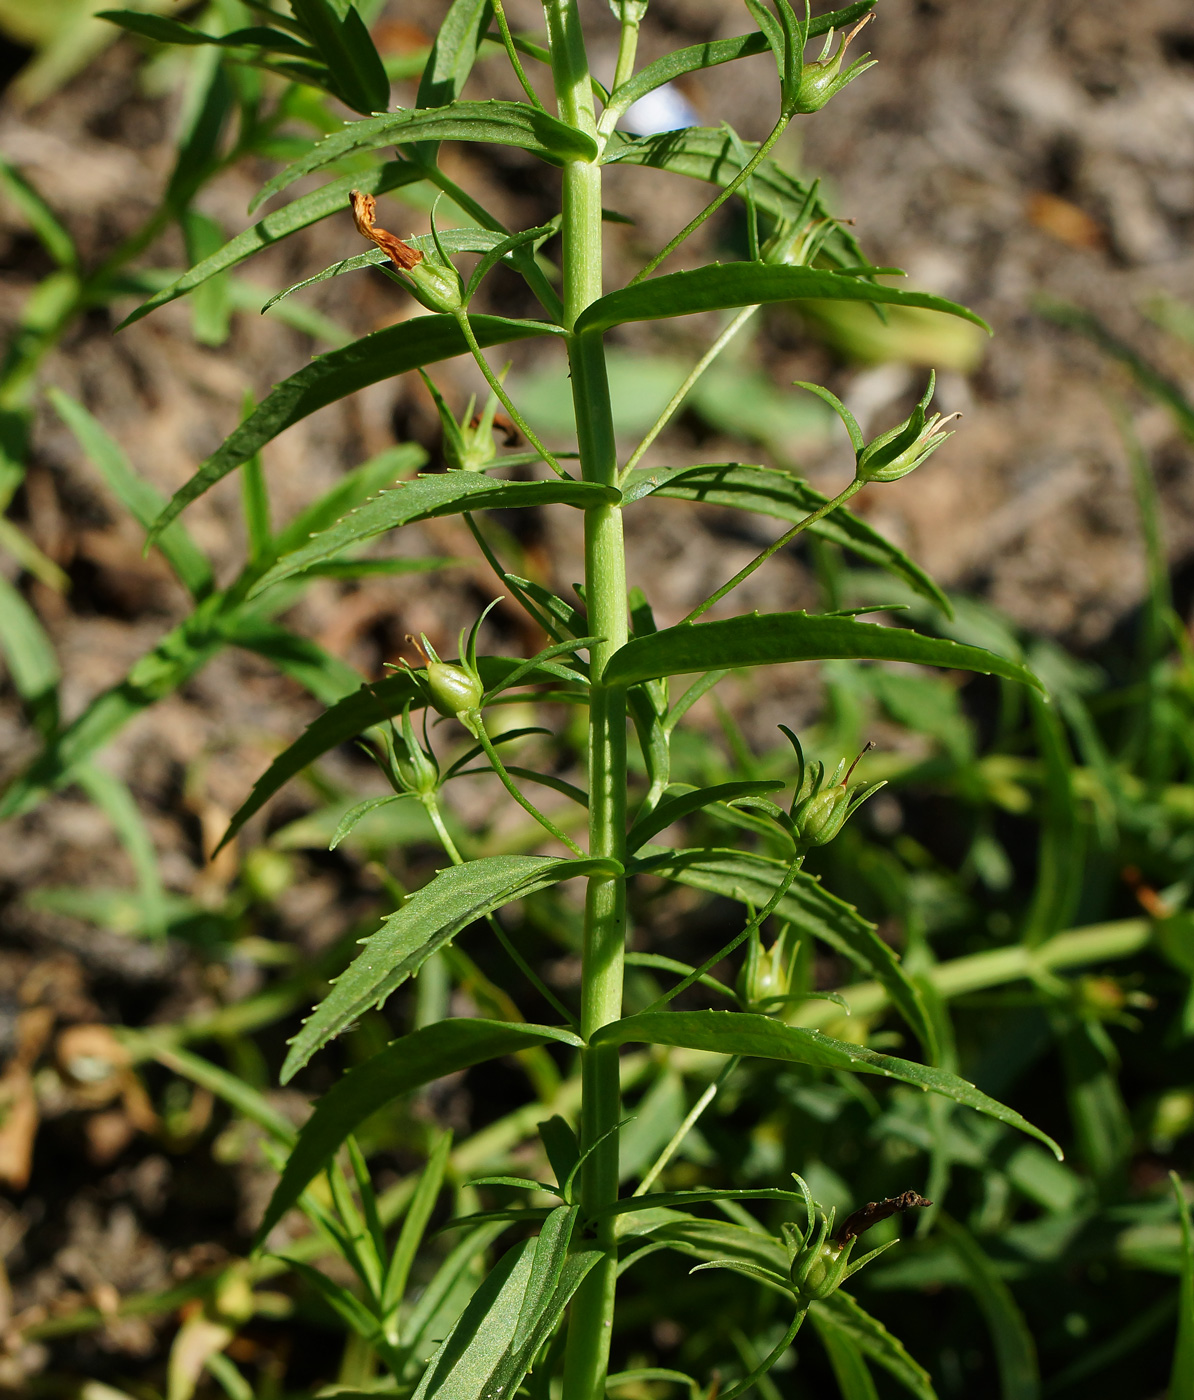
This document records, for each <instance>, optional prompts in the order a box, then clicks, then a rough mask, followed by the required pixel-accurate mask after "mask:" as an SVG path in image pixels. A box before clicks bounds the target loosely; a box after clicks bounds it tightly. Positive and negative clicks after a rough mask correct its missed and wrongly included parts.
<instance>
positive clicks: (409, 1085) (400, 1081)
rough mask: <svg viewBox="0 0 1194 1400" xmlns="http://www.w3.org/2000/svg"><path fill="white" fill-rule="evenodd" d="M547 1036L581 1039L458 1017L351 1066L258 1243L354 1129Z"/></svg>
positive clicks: (278, 1193) (300, 1148) (313, 1123)
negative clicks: (419, 1092)
mask: <svg viewBox="0 0 1194 1400" xmlns="http://www.w3.org/2000/svg"><path fill="white" fill-rule="evenodd" d="M545 1040H556V1041H559V1042H561V1043H562V1044H564V1045H574V1046H578V1045H580V1043H581V1042H580V1040H579V1039H578V1038H577V1037H576V1036H574V1035H573V1034H572V1032H571V1031H565V1030H559V1029H557V1028H556V1027H554V1026H528V1025H523V1024H521V1023H518V1024H516V1023H514V1022H509V1021H482V1020H475V1019H472V1018H453V1019H451V1020H447V1021H436V1022H435V1023H434V1024H433V1025H430V1026H424V1027H423V1029H422V1030H418V1031H414V1032H413V1033H412V1034H411V1035H408V1036H404V1037H403V1038H402V1039H401V1040H396V1041H394V1043H393V1044H392V1045H389V1046H387V1047H386V1049H384V1050H382V1051H380V1052H379V1053H378V1054H376V1055H374V1056H373V1057H372V1058H371V1059H368V1060H366V1061H365V1063H364V1064H361V1065H357V1066H356V1067H355V1068H354V1069H351V1070H349V1072H348V1073H347V1074H346V1075H344V1076H343V1077H342V1078H340V1079H338V1080H337V1081H336V1083H335V1084H334V1085H333V1086H332V1088H331V1089H329V1090H328V1092H327V1093H326V1094H324V1096H323V1097H322V1098H321V1099H320V1100H319V1102H318V1104H317V1105H316V1107H315V1112H314V1113H313V1114H312V1115H311V1117H310V1118H309V1119H308V1120H307V1122H306V1123H305V1124H304V1125H303V1128H302V1131H301V1132H300V1133H299V1139H298V1143H297V1144H296V1146H295V1149H294V1151H293V1152H292V1153H291V1154H290V1158H289V1160H288V1161H287V1163H286V1168H285V1170H284V1171H283V1173H282V1179H281V1181H280V1182H279V1183H278V1185H277V1188H276V1190H275V1191H274V1194H273V1197H272V1198H271V1200H270V1203H269V1207H268V1209H267V1210H266V1213H265V1218H264V1220H263V1221H262V1225H261V1229H260V1231H259V1232H258V1237H257V1238H258V1242H260V1241H262V1240H264V1239H265V1237H266V1236H267V1235H268V1234H269V1232H270V1231H271V1230H272V1229H273V1228H274V1226H275V1225H276V1224H277V1223H278V1221H279V1220H280V1219H281V1218H282V1216H283V1215H284V1214H285V1213H286V1212H287V1211H288V1210H289V1209H290V1207H291V1206H292V1205H294V1204H295V1202H296V1201H297V1200H298V1198H299V1196H300V1195H301V1194H302V1193H303V1191H304V1189H305V1188H306V1186H307V1184H308V1182H310V1181H311V1180H312V1179H313V1178H314V1177H315V1176H316V1175H317V1174H318V1173H319V1172H321V1171H322V1170H323V1169H324V1167H325V1166H326V1165H327V1164H328V1162H329V1161H331V1159H332V1156H333V1155H334V1153H335V1152H336V1149H337V1148H338V1147H339V1146H340V1144H341V1143H342V1142H343V1141H344V1139H345V1138H346V1137H347V1136H348V1134H349V1133H351V1132H353V1131H354V1130H355V1129H356V1127H357V1126H358V1125H359V1124H360V1123H363V1122H364V1120H365V1119H366V1118H368V1117H369V1115H370V1114H371V1113H375V1112H376V1111H377V1110H378V1109H379V1108H381V1107H383V1106H384V1105H385V1104H387V1103H389V1102H390V1101H391V1100H392V1099H395V1098H397V1097H398V1096H399V1095H401V1094H405V1093H409V1092H410V1090H411V1089H417V1088H419V1086H420V1085H422V1084H427V1083H430V1081H431V1080H433V1079H440V1078H442V1077H443V1076H444V1075H446V1074H455V1073H456V1072H457V1071H458V1070H462V1069H468V1068H469V1067H470V1066H471V1065H476V1064H481V1063H482V1062H483V1061H485V1060H492V1059H497V1058H498V1057H499V1056H503V1055H512V1054H515V1053H516V1052H517V1051H519V1050H527V1049H531V1048H532V1047H534V1046H537V1045H542V1044H543V1042H544V1041H545Z"/></svg>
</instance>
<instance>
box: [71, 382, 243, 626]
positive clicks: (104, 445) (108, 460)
mask: <svg viewBox="0 0 1194 1400" xmlns="http://www.w3.org/2000/svg"><path fill="white" fill-rule="evenodd" d="M47 394H48V397H49V400H50V402H51V403H52V404H53V406H54V411H55V413H57V414H58V416H59V418H61V419H62V421H63V422H64V423H65V424H66V426H67V427H68V428H69V429H70V430H71V432H72V433H73V434H74V435H75V438H76V439H77V441H78V443H79V446H80V447H81V448H82V449H83V451H84V452H85V453H86V455H87V460H88V461H89V462H90V463H91V465H92V466H93V467H94V468H95V469H96V471H98V472H99V474H100V475H101V476H102V477H103V478H104V481H105V482H106V483H107V485H108V487H109V488H110V489H111V491H112V493H113V495H115V497H116V498H117V500H118V501H119V502H120V503H121V505H122V506H124V507H125V509H126V510H127V511H128V512H129V513H130V514H131V515H132V516H133V518H134V519H135V520H136V521H137V523H138V524H139V525H141V526H143V527H144V528H145V529H146V530H148V529H149V527H150V526H151V525H152V524H153V522H154V520H155V519H156V518H157V517H158V515H159V514H160V513H161V510H162V506H163V505H164V504H165V502H164V501H163V499H162V497H161V496H160V495H159V493H158V492H157V490H156V489H155V488H154V487H153V486H151V485H150V484H149V482H148V481H146V480H145V479H144V478H143V477H140V476H138V475H137V473H136V472H135V471H133V469H132V467H131V466H130V465H129V461H128V458H127V457H126V456H125V455H124V453H123V452H122V451H121V449H120V447H119V446H118V444H117V443H116V442H115V440H114V439H113V438H112V437H111V436H110V435H109V434H108V433H107V431H106V430H105V429H104V428H102V427H101V426H100V424H99V423H98V422H97V421H96V419H95V418H94V417H93V416H92V415H91V414H90V413H89V412H88V411H87V410H86V409H85V408H84V407H83V405H82V404H81V403H79V402H78V401H77V400H76V399H72V398H71V397H70V396H69V395H68V394H64V393H63V392H62V390H61V389H55V388H50V389H49V390H48V391H47ZM157 545H158V548H159V549H160V550H161V551H162V554H163V555H164V556H165V559H166V562H167V563H168V564H169V565H170V567H171V568H172V569H173V570H174V572H175V574H177V576H178V580H179V582H180V583H181V584H182V586H183V587H184V588H185V589H186V590H187V592H188V593H189V594H190V595H191V597H192V598H195V599H199V598H205V597H206V596H207V595H208V594H209V593H210V592H211V590H212V588H213V587H214V586H215V578H214V575H213V574H212V569H211V564H210V562H209V561H208V559H207V556H206V555H205V554H204V553H203V552H202V550H201V549H200V548H199V546H198V545H197V544H196V543H195V541H194V540H193V539H192V538H191V536H190V534H189V533H188V531H187V530H186V527H185V526H183V525H182V524H181V523H180V522H178V521H175V523H174V524H173V525H171V526H170V527H169V528H168V529H165V530H163V531H162V533H161V534H160V535H159V536H158V541H157Z"/></svg>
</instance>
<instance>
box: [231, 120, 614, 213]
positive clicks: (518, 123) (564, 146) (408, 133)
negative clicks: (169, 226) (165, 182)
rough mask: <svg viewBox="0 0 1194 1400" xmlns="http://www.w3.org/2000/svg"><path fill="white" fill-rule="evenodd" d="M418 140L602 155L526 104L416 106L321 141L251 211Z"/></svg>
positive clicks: (351, 125) (556, 158) (569, 156)
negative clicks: (332, 168)
mask: <svg viewBox="0 0 1194 1400" xmlns="http://www.w3.org/2000/svg"><path fill="white" fill-rule="evenodd" d="M418 141H482V142H488V143H492V144H496V145H499V146H516V147H519V148H521V149H522V150H525V151H531V152H532V153H533V154H535V155H537V156H541V157H542V158H543V159H545V160H548V161H550V162H552V163H553V164H561V163H563V162H565V161H569V160H592V159H593V158H594V157H595V156H596V155H597V143H596V142H595V141H594V140H593V138H592V137H591V136H587V135H585V133H584V132H582V131H579V130H577V128H576V127H573V126H568V125H567V124H566V123H564V122H562V121H560V120H559V118H558V117H553V116H551V115H550V114H549V113H547V112H543V111H540V110H539V109H538V108H537V107H531V106H529V105H528V104H527V103H524V102H501V101H496V100H491V101H488V102H449V103H446V104H445V105H444V106H442V107H435V108H431V109H424V110H420V109H419V108H417V107H415V108H410V109H408V110H406V111H403V112H394V113H383V114H382V115H380V116H376V117H366V118H365V120H364V121H359V122H348V123H347V124H346V125H345V126H343V127H342V128H341V129H340V130H339V131H334V132H332V134H331V135H330V136H325V137H324V138H323V140H322V141H317V142H316V143H315V144H314V145H313V146H312V147H311V149H310V150H309V151H307V152H306V153H305V154H304V155H302V156H300V157H299V159H298V160H295V161H291V163H290V164H289V165H288V166H287V167H286V168H285V169H284V170H281V171H279V172H278V174H277V175H275V176H274V178H273V179H272V180H270V181H269V182H268V183H267V184H266V185H264V186H263V187H262V188H261V190H260V192H259V193H258V194H257V196H256V198H255V199H254V200H253V203H252V204H251V205H250V206H249V212H250V213H252V212H253V210H254V209H256V208H257V207H258V205H260V204H262V203H264V202H265V200H267V199H269V198H270V197H271V196H272V195H275V194H277V193H278V192H279V191H280V190H284V189H285V188H286V187H287V186H288V185H292V184H293V183H294V182H295V180H301V179H302V177H303V176H304V175H310V174H311V172H312V171H315V170H321V169H322V168H323V167H324V166H325V165H330V164H332V162H333V161H338V160H343V159H344V157H345V156H349V155H352V154H353V153H354V152H355V151H374V150H376V149H377V148H378V147H379V146H396V145H403V146H405V145H410V144H412V143H414V142H418Z"/></svg>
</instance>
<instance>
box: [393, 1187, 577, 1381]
mask: <svg viewBox="0 0 1194 1400" xmlns="http://www.w3.org/2000/svg"><path fill="white" fill-rule="evenodd" d="M574 1219H575V1208H571V1209H570V1208H569V1207H567V1206H561V1207H560V1209H559V1210H556V1211H553V1212H552V1213H551V1214H550V1215H549V1216H548V1217H547V1219H546V1220H545V1221H544V1223H543V1229H542V1231H541V1232H540V1234H539V1236H538V1237H537V1238H536V1239H534V1240H525V1241H523V1243H522V1244H520V1245H515V1246H514V1248H513V1249H511V1250H510V1251H508V1252H507V1253H506V1254H505V1255H504V1256H503V1257H502V1259H501V1260H500V1261H499V1262H498V1264H497V1265H496V1266H495V1268H494V1269H493V1270H492V1271H491V1272H490V1274H489V1277H488V1278H487V1279H486V1280H485V1282H484V1283H483V1284H482V1285H481V1287H480V1288H479V1289H478V1290H477V1292H476V1294H475V1295H474V1297H473V1298H472V1300H471V1301H470V1302H469V1305H468V1307H467V1308H465V1310H464V1312H463V1313H462V1314H461V1315H460V1318H459V1320H458V1321H457V1322H456V1324H455V1325H454V1326H453V1328H452V1330H451V1331H450V1332H449V1334H448V1336H447V1337H446V1338H445V1339H444V1342H443V1344H442V1345H441V1346H440V1348H439V1350H438V1351H437V1352H436V1353H435V1355H434V1356H433V1357H432V1358H431V1361H430V1363H429V1364H428V1367H427V1370H426V1371H425V1372H424V1374H423V1379H422V1381H421V1382H420V1383H419V1387H418V1389H417V1390H416V1391H415V1393H414V1396H413V1397H412V1400H431V1397H433V1396H434V1397H435V1400H505V1397H507V1396H513V1395H514V1393H515V1392H516V1391H517V1390H518V1387H519V1384H520V1382H521V1381H522V1378H523V1377H524V1376H525V1375H526V1373H527V1371H529V1370H530V1367H531V1363H532V1362H533V1361H534V1359H535V1356H536V1354H537V1353H538V1351H539V1349H540V1347H542V1345H543V1343H544V1342H545V1341H546V1340H547V1338H548V1337H549V1336H550V1335H551V1333H552V1332H553V1331H554V1330H555V1328H556V1327H557V1326H558V1324H559V1320H560V1318H561V1316H562V1315H563V1311H564V1308H565V1307H566V1306H567V1304H568V1301H569V1299H570V1298H571V1297H572V1295H573V1294H574V1293H575V1292H576V1290H577V1288H578V1287H579V1286H580V1284H581V1282H582V1281H583V1280H584V1278H585V1276H586V1275H587V1274H588V1272H589V1270H590V1269H592V1268H593V1266H594V1265H595V1264H596V1263H597V1262H598V1260H600V1259H601V1257H602V1256H601V1252H600V1251H599V1250H594V1249H589V1250H581V1251H579V1252H578V1253H575V1254H572V1255H569V1254H568V1253H567V1240H568V1237H569V1236H570V1234H571V1229H572V1224H573V1221H574Z"/></svg>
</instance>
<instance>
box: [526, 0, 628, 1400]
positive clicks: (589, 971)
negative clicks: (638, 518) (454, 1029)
mask: <svg viewBox="0 0 1194 1400" xmlns="http://www.w3.org/2000/svg"><path fill="white" fill-rule="evenodd" d="M543 11H544V16H545V18H546V20H547V33H548V42H549V47H550V49H551V62H552V77H553V80H554V82H555V90H556V98H557V102H558V106H559V115H560V117H561V119H562V120H563V121H566V122H568V123H570V124H571V125H573V126H575V127H576V128H577V129H578V130H581V131H584V132H586V133H588V134H589V135H590V136H594V137H595V136H596V134H597V122H596V118H595V116H594V111H593V95H592V86H591V83H590V75H589V64H588V58H587V56H586V54H585V44H584V36H583V34H582V32H581V27H580V12H579V3H578V0H544V5H543ZM560 233H561V240H562V258H561V261H562V268H563V274H564V327H565V329H566V330H567V331H568V332H569V333H570V334H569V339H568V365H569V369H570V371H571V375H572V402H573V405H574V407H575V410H576V429H577V443H578V446H579V448H580V462H581V472H582V475H583V477H584V479H585V480H586V481H595V482H599V483H601V484H603V485H607V486H615V485H616V484H617V478H618V457H617V447H616V443H615V440H614V425H613V412H612V409H611V406H610V396H609V382H608V379H607V377H606V367H605V349H604V346H603V344H602V341H601V337H600V336H599V335H576V334H575V333H574V332H573V330H572V328H573V326H575V324H576V319H577V317H578V316H579V315H580V313H581V312H582V311H583V310H584V309H585V307H586V306H589V305H590V304H591V303H592V302H594V301H596V300H597V299H598V298H599V297H600V296H601V290H602V288H601V252H602V248H601V235H602V227H601V167H600V166H599V165H590V164H588V163H585V162H580V161H572V162H570V163H569V164H568V165H566V166H565V167H564V189H563V221H562V224H561V229H560ZM585 599H586V602H587V604H588V609H589V621H590V625H591V628H592V634H593V635H594V636H597V637H602V638H604V641H601V642H598V643H595V644H594V645H593V647H592V648H591V649H590V660H591V667H592V688H591V691H590V700H589V853H590V854H591V855H593V856H608V857H612V858H613V859H615V860H618V861H622V860H623V859H624V858H625V854H626V693H625V691H624V690H617V689H610V688H608V687H606V686H605V685H603V684H602V681H601V676H602V672H603V671H604V669H605V665H606V662H607V661H608V660H609V658H610V657H611V656H612V655H613V653H614V652H615V651H617V650H618V648H619V647H621V646H624V645H625V643H626V641H627V640H628V636H629V632H628V619H627V611H626V554H625V547H624V544H623V538H622V514H621V511H620V510H619V509H618V508H616V507H613V506H599V507H596V508H595V509H592V510H587V511H586V512H585ZM625 940H626V885H625V881H624V880H622V879H620V878H613V877H609V876H598V877H594V878H591V879H590V880H589V883H588V890H587V892H586V897H585V931H584V952H583V964H582V972H581V1034H582V1035H583V1036H584V1037H585V1039H586V1040H589V1039H591V1037H592V1036H593V1034H594V1032H595V1031H597V1030H598V1029H599V1028H600V1027H601V1026H604V1025H607V1024H608V1023H609V1022H611V1021H616V1020H618V1019H619V1018H620V1017H621V1015H622V975H623V952H624V947H625ZM581 1080H582V1094H583V1097H582V1106H581V1124H580V1127H581V1145H582V1147H583V1148H585V1149H586V1150H587V1149H588V1148H590V1147H593V1148H594V1150H593V1151H592V1152H591V1153H590V1155H589V1156H588V1157H587V1158H586V1160H585V1164H584V1167H583V1168H582V1171H581V1200H582V1204H583V1206H584V1209H585V1212H586V1214H590V1215H593V1214H596V1213H597V1211H598V1210H599V1209H600V1207H602V1206H604V1205H608V1204H609V1203H610V1202H612V1201H615V1200H616V1199H617V1196H618V1134H617V1133H616V1132H614V1131H613V1129H615V1128H616V1127H617V1124H618V1122H619V1121H620V1118H621V1088H620V1085H619V1075H618V1052H617V1050H616V1049H615V1048H613V1047H611V1046H601V1047H596V1048H587V1049H585V1050H583V1051H582V1052H581ZM595 1144H599V1145H596V1146H594V1145H595ZM597 1244H598V1246H599V1247H600V1248H601V1249H602V1250H603V1252H604V1258H603V1259H602V1261H601V1262H600V1263H599V1264H598V1265H597V1266H596V1268H594V1269H592V1270H591V1271H590V1272H589V1274H588V1276H587V1277H586V1279H585V1281H584V1283H583V1284H582V1285H581V1286H580V1288H579V1289H578V1290H577V1293H576V1296H575V1298H574V1299H573V1302H572V1307H571V1312H570V1316H569V1322H568V1343H567V1350H566V1355H565V1362H564V1389H563V1393H564V1394H565V1395H567V1396H568V1400H602V1398H603V1397H604V1394H605V1375H606V1371H607V1369H608V1364H609V1345H610V1337H611V1334H612V1332H613V1315H614V1293H615V1289H616V1285H617V1262H618V1261H617V1239H616V1236H615V1234H614V1217H613V1216H607V1217H604V1218H603V1219H602V1222H601V1224H600V1225H599V1226H598V1230H597Z"/></svg>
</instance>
